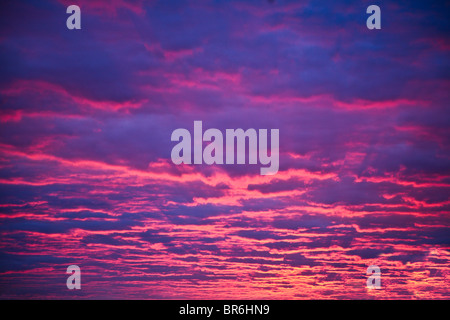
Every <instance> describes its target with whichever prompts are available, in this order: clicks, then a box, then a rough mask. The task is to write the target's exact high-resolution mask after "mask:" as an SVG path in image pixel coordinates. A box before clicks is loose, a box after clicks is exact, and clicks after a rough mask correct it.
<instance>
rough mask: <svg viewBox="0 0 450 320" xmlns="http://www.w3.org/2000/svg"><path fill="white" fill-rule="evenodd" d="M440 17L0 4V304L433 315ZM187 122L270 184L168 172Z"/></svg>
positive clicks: (242, 171) (265, 5)
mask: <svg viewBox="0 0 450 320" xmlns="http://www.w3.org/2000/svg"><path fill="white" fill-rule="evenodd" d="M71 4H76V5H78V6H79V7H80V9H81V29H80V30H69V29H68V28H67V27H66V20H67V18H68V17H69V14H67V13H66V8H67V7H68V6H69V5H71ZM371 4H377V5H378V6H379V7H380V8H381V29H379V30H376V29H375V30H369V29H368V28H367V27H366V20H367V18H368V17H369V15H368V14H367V13H366V9H367V7H368V6H369V5H371ZM449 7H450V4H449V3H448V2H447V3H446V2H445V1H441V2H432V3H430V2H426V1H395V2H393V1H376V2H374V1H334V0H326V1H287V0H285V1H283V0H273V1H267V0H252V1H233V0H230V1H219V0H216V1H213V0H208V1H207V0H205V1H203V0H200V1H178V0H170V1H140V0H134V1H126V0H114V1H110V2H109V3H105V2H101V1H98V0H93V1H87V0H73V1H72V0H70V1H66V0H59V1H56V0H55V1H50V0H45V1H2V2H1V4H0V68H1V69H0V70H1V72H0V235H1V236H0V299H449V298H450V263H449V262H450V232H449V230H450V229H449V227H450V117H449V111H450V110H449V109H450V106H449V103H448V101H449V99H450V59H449V51H450V37H449V34H450V24H449V21H448V16H447V14H446V13H447V12H449ZM194 121H202V123H203V128H204V129H207V128H217V129H219V130H221V131H222V132H224V131H225V130H226V129H237V128H242V129H244V130H247V129H249V128H255V129H279V132H280V143H279V163H280V168H279V171H278V173H276V174H275V175H267V176H263V175H261V174H260V167H261V166H260V165H250V164H246V165H206V164H203V165H193V164H191V165H189V164H180V165H175V164H174V163H173V162H172V160H171V151H172V148H173V147H174V145H175V143H174V142H172V141H171V133H172V132H173V131H174V130H175V129H177V128H186V129H188V130H190V131H191V132H192V130H193V124H194ZM69 265H78V266H79V267H80V269H81V289H80V290H69V289H68V288H67V287H66V279H67V277H68V276H69V275H68V274H66V269H67V267H68V266H69ZM371 265H376V266H379V267H380V269H381V289H369V288H367V287H366V281H367V278H368V275H367V274H366V271H367V268H368V267H369V266H371Z"/></svg>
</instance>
